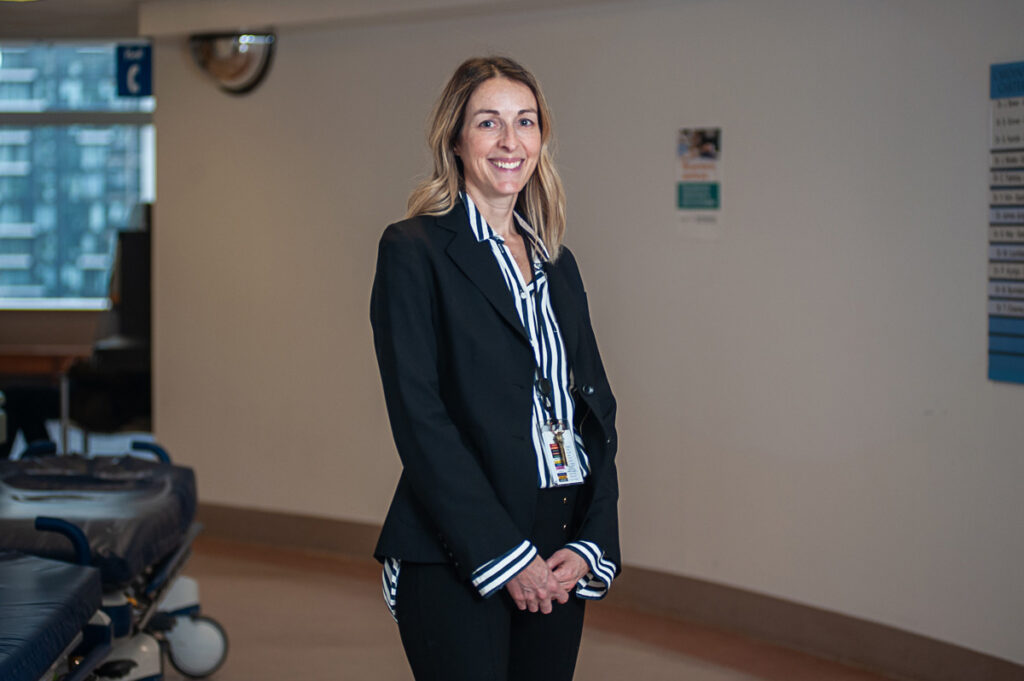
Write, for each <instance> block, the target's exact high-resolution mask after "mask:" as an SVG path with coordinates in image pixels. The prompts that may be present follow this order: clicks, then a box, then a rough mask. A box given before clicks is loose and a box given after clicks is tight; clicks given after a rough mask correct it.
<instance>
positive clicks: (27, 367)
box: [0, 345, 92, 454]
mask: <svg viewBox="0 0 1024 681" xmlns="http://www.w3.org/2000/svg"><path fill="white" fill-rule="evenodd" d="M90 355H92V346H91V345H0V376H14V377H19V378H20V377H26V376H30V377H37V378H42V379H45V380H49V381H53V382H55V383H57V384H58V385H59V386H60V440H61V441H60V446H61V452H62V453H64V454H66V453H67V451H68V428H69V426H70V423H71V418H70V411H71V406H70V394H69V390H68V369H69V368H70V367H71V365H72V363H74V361H75V360H77V359H83V358H86V357H89V356H90Z"/></svg>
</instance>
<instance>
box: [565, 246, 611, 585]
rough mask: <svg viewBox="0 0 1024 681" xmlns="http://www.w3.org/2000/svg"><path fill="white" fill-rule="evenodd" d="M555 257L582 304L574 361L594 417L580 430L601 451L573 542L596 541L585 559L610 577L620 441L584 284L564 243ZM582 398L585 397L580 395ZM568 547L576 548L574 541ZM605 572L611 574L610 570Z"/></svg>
mask: <svg viewBox="0 0 1024 681" xmlns="http://www.w3.org/2000/svg"><path fill="white" fill-rule="evenodd" d="M563 261H564V262H563ZM559 262H560V263H561V265H562V267H564V268H565V271H566V276H567V278H568V281H569V283H570V285H571V287H572V289H573V290H574V291H575V292H576V293H577V295H578V300H579V301H580V303H579V305H580V307H581V310H580V318H581V322H580V334H581V336H580V339H579V343H580V347H581V348H583V349H584V350H583V351H582V352H581V354H580V359H581V363H580V364H581V365H580V366H578V367H574V374H575V378H576V383H577V385H578V386H589V387H590V388H592V389H593V398H594V401H593V402H592V403H588V406H589V407H590V408H591V410H592V411H594V412H595V414H594V416H596V422H595V421H594V420H591V419H589V418H588V419H587V420H586V421H584V423H583V432H582V433H581V435H582V436H583V439H584V444H585V445H586V446H587V447H588V451H590V449H596V450H600V452H601V456H600V458H599V459H598V461H596V462H594V463H595V465H594V467H593V469H592V470H591V482H592V485H593V493H592V496H591V499H590V503H589V504H588V506H587V510H586V514H585V515H584V517H583V523H582V525H581V527H580V530H579V532H578V533H577V535H576V541H575V542H574V543H581V544H584V545H586V544H590V545H595V546H594V548H595V549H597V547H599V552H598V551H594V552H593V553H594V561H591V560H588V561H587V562H588V564H590V565H591V567H592V568H593V567H595V565H596V566H598V567H599V568H600V567H602V566H603V567H604V569H598V570H597V571H596V572H595V574H596V575H598V576H610V577H611V578H614V576H615V575H618V574H619V573H620V572H621V571H622V558H621V555H620V550H619V514H618V501H619V476H618V469H617V467H616V464H615V457H616V452H617V451H618V445H619V441H618V434H617V432H616V430H615V415H616V410H617V405H616V402H615V396H614V395H613V394H612V389H611V386H610V385H609V383H608V376H607V374H606V373H605V370H604V364H603V363H602V361H601V355H600V352H599V351H598V347H597V338H596V336H595V335H594V329H593V326H592V325H591V322H590V308H589V305H588V304H587V294H586V291H585V289H584V287H583V278H582V277H581V276H580V271H579V266H578V265H577V264H576V259H575V257H574V256H573V254H572V252H571V251H569V249H568V248H566V249H564V251H563V253H562V255H561V257H560V258H559ZM584 399H587V397H586V396H584ZM598 424H599V426H598ZM572 548H574V549H576V547H575V546H573V547H572ZM598 553H600V555H598ZM585 557H586V556H585ZM608 563H611V565H612V566H614V567H613V570H612V569H610V568H609V567H608V565H607V564H608ZM609 573H611V574H610V575H609ZM602 581H605V582H606V586H608V585H610V584H611V579H607V580H602Z"/></svg>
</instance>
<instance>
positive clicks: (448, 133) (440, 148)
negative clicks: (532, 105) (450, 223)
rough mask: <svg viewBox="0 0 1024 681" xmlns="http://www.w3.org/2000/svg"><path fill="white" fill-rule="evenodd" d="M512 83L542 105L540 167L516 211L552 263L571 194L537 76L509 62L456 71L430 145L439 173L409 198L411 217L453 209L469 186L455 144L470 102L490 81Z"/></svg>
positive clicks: (438, 108) (434, 120)
mask: <svg viewBox="0 0 1024 681" xmlns="http://www.w3.org/2000/svg"><path fill="white" fill-rule="evenodd" d="M491 78H508V79H509V80H512V81H516V82H518V83H522V84H523V85H525V86H526V87H528V88H530V91H531V92H533V96H534V97H535V98H536V100H537V110H538V118H539V121H538V122H539V123H540V132H541V147H540V157H539V158H538V160H537V168H536V169H535V170H534V171H533V175H531V176H530V179H529V180H527V182H526V186H525V187H523V189H522V191H520V192H519V197H518V198H517V199H516V210H517V211H518V212H519V213H520V214H521V215H523V217H525V218H526V220H527V222H529V223H530V226H531V227H533V229H534V230H536V232H537V235H538V236H539V237H540V239H541V241H543V242H544V246H545V247H546V248H547V249H548V253H549V254H550V255H551V258H552V259H555V258H557V257H558V254H559V252H560V250H561V247H562V238H563V236H564V235H565V190H564V189H563V188H562V178H561V177H559V175H558V170H556V169H555V164H554V161H553V160H552V152H551V146H552V143H553V140H554V130H553V129H552V120H551V111H550V110H549V109H548V104H547V101H546V100H545V99H544V93H543V92H541V89H540V84H539V83H538V82H537V79H536V78H534V77H533V74H532V73H530V72H529V71H527V70H526V69H525V68H523V66H521V65H520V64H518V63H516V62H515V61H513V60H511V59H509V58H507V57H474V58H472V59H467V60H466V61H464V62H462V64H461V65H460V66H459V68H457V69H456V70H455V73H454V74H452V77H451V79H450V80H449V81H448V84H447V85H445V88H444V91H443V92H442V93H441V97H440V98H439V99H438V100H437V104H436V105H435V106H434V110H433V112H432V113H431V115H430V125H429V130H428V133H427V145H428V146H429V147H430V151H431V154H432V155H433V157H434V169H433V172H432V173H431V174H430V176H429V177H428V178H426V179H425V180H423V181H422V182H420V184H419V185H418V186H417V187H416V188H415V189H414V190H413V192H412V194H411V195H410V196H409V203H408V213H407V217H413V216H416V215H443V214H445V213H447V212H448V211H450V210H451V209H452V206H454V205H455V201H456V200H457V198H458V195H459V191H460V190H461V189H463V188H464V187H465V185H464V180H463V175H462V160H461V159H459V158H458V157H457V156H456V155H455V144H456V142H457V141H458V138H459V135H460V134H461V133H462V126H463V122H464V120H465V115H466V103H467V102H468V101H469V98H470V96H471V95H472V94H473V92H474V91H475V90H476V89H477V87H479V86H480V85H481V84H482V83H483V82H484V81H487V80H490V79H491Z"/></svg>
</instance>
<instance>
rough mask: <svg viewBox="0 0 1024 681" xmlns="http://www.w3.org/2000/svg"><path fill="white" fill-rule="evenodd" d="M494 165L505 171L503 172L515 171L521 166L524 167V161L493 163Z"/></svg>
mask: <svg viewBox="0 0 1024 681" xmlns="http://www.w3.org/2000/svg"><path fill="white" fill-rule="evenodd" d="M492 163H493V164H494V165H496V166H498V167H499V168H501V169H503V170H515V169H516V168H518V167H519V166H520V165H522V163H523V162H522V161H492Z"/></svg>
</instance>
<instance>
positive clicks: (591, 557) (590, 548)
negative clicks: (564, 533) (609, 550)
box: [565, 541, 615, 601]
mask: <svg viewBox="0 0 1024 681" xmlns="http://www.w3.org/2000/svg"><path fill="white" fill-rule="evenodd" d="M565 548H567V549H570V550H572V551H575V552H576V553H578V554H580V556H582V557H583V560H585V561H587V565H589V566H590V572H588V573H587V574H586V575H585V576H584V577H583V578H582V579H580V581H579V582H577V583H576V596H578V597H579V598H586V599H589V600H594V601H596V600H599V599H601V598H604V597H605V596H606V595H608V589H609V588H611V585H612V580H613V579H615V563H613V562H611V561H610V560H608V559H607V558H605V557H604V551H602V550H601V549H600V548H599V547H598V545H597V544H595V543H594V542H592V541H574V542H570V543H568V544H566V545H565Z"/></svg>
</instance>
